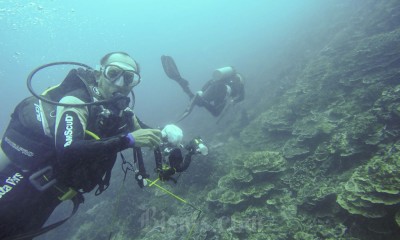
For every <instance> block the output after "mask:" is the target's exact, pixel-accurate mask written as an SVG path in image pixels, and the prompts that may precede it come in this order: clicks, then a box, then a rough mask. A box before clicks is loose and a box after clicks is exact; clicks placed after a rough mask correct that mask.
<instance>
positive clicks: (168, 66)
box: [161, 55, 194, 99]
mask: <svg viewBox="0 0 400 240" xmlns="http://www.w3.org/2000/svg"><path fill="white" fill-rule="evenodd" d="M161 63H162V66H163V69H164V72H165V74H167V76H168V77H169V78H170V79H172V80H175V81H176V82H178V84H179V85H180V86H181V88H182V89H183V91H184V92H185V93H186V94H187V95H188V96H189V98H190V99H192V98H193V97H194V94H193V92H192V91H191V90H190V88H189V82H188V81H187V80H186V79H184V78H183V77H182V76H181V74H180V73H179V70H178V67H177V66H176V64H175V61H174V59H173V58H172V57H171V56H166V55H162V56H161Z"/></svg>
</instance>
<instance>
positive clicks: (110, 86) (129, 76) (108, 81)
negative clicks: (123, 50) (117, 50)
mask: <svg viewBox="0 0 400 240" xmlns="http://www.w3.org/2000/svg"><path fill="white" fill-rule="evenodd" d="M136 69H137V65H136V63H135V61H133V60H132V59H131V58H130V57H128V56H125V55H121V54H114V55H111V56H110V57H109V59H108V60H107V62H106V63H104V65H103V66H102V68H101V73H100V74H99V76H98V84H99V86H98V87H99V91H100V94H101V95H102V97H103V98H105V99H109V98H111V97H112V96H113V95H114V94H116V93H120V94H122V95H124V96H128V94H129V93H130V91H131V90H132V88H133V87H134V86H136V85H137V84H139V82H140V75H139V73H138V72H137V71H136Z"/></svg>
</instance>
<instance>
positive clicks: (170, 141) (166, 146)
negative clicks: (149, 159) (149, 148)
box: [156, 124, 208, 183]
mask: <svg viewBox="0 0 400 240" xmlns="http://www.w3.org/2000/svg"><path fill="white" fill-rule="evenodd" d="M161 133H162V137H163V138H162V143H161V146H160V149H161V157H160V158H159V159H158V161H157V159H156V172H157V173H158V177H159V179H160V180H162V181H169V180H171V181H173V182H174V183H177V179H176V178H174V177H173V175H174V174H175V173H182V172H183V171H185V170H186V169H188V167H189V165H190V163H191V161H192V156H193V155H195V154H202V155H204V156H205V155H207V154H208V147H207V146H206V145H205V144H204V142H203V140H202V139H201V138H200V137H196V138H193V139H192V140H191V141H190V142H189V143H188V144H186V145H185V146H183V145H182V143H181V142H182V137H183V135H182V130H181V129H180V128H179V127H177V126H175V125H172V124H171V125H166V126H165V127H164V129H163V130H162V131H161ZM183 151H186V154H185V157H183V153H182V152H183ZM179 176H180V175H179ZM179 176H178V177H179Z"/></svg>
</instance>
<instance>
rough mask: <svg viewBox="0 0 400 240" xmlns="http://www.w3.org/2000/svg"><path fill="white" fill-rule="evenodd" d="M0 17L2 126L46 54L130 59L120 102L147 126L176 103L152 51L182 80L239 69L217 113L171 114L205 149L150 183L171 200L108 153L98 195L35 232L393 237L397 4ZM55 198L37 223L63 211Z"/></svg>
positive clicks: (137, 5)
mask: <svg viewBox="0 0 400 240" xmlns="http://www.w3.org/2000/svg"><path fill="white" fill-rule="evenodd" d="M0 27H1V31H0V56H1V58H0V79H1V80H0V81H1V88H0V93H1V94H0V100H1V103H2V107H1V111H0V123H1V124H0V131H1V132H2V133H3V132H4V130H5V128H6V126H7V123H8V121H9V116H10V114H11V113H12V111H13V109H14V107H15V106H16V104H17V103H18V102H19V101H21V100H22V99H23V98H25V97H27V96H29V92H28V90H27V88H26V77H27V76H28V74H29V73H30V72H31V71H32V70H33V69H34V68H36V67H38V66H40V65H42V64H46V63H49V62H55V61H75V62H82V63H85V64H88V65H90V66H93V67H95V66H96V64H99V60H100V58H101V57H102V56H103V55H105V54H106V53H108V52H111V51H125V52H127V53H129V54H131V55H132V56H133V57H134V58H135V59H136V60H137V61H138V62H139V63H140V65H141V69H142V72H141V75H142V78H143V80H142V82H141V84H140V85H138V86H137V87H136V88H135V95H136V106H135V113H136V114H137V115H138V116H139V117H140V118H141V119H142V120H143V121H144V122H145V123H147V124H149V125H150V126H153V127H162V126H164V125H165V124H168V123H173V122H174V121H175V120H176V119H177V118H178V117H179V115H180V114H181V113H182V112H183V110H184V109H185V107H186V105H187V104H188V100H189V99H188V98H187V96H186V95H185V94H184V93H183V91H182V90H181V89H180V87H179V86H178V85H177V84H176V82H174V81H172V80H170V79H168V78H167V77H166V75H165V74H164V72H163V70H162V67H161V62H160V56H161V55H163V54H165V55H171V56H172V57H173V58H174V59H175V61H176V63H177V66H178V68H179V70H180V72H181V74H182V76H183V77H184V78H186V79H187V80H189V82H190V88H191V89H192V90H193V91H197V90H198V89H200V88H201V87H202V85H203V84H204V83H205V82H206V81H207V80H209V79H210V78H211V76H212V72H213V70H214V69H216V68H219V67H223V66H226V65H232V66H235V68H236V69H237V70H238V72H240V73H242V74H243V75H244V76H245V79H246V82H245V84H246V85H245V88H246V97H245V101H244V102H242V103H240V104H239V105H237V106H235V108H233V109H231V110H230V111H229V112H227V113H226V115H225V116H224V117H223V118H222V119H221V121H220V122H219V123H218V124H217V123H216V119H215V118H213V117H212V116H210V114H209V113H208V112H207V111H205V110H204V109H202V108H195V109H194V110H193V113H192V114H191V115H190V116H189V117H188V118H186V119H185V120H184V121H182V122H181V123H179V124H178V126H179V127H181V128H182V129H183V131H184V137H185V140H189V139H191V138H193V137H195V136H199V135H200V136H201V137H202V138H203V139H204V141H205V143H206V144H207V145H208V146H209V148H210V152H209V155H207V156H195V157H194V160H193V161H192V164H191V166H190V167H189V169H188V170H187V171H186V172H185V173H183V174H182V175H181V176H180V177H179V180H178V182H177V184H174V183H170V182H167V183H159V184H160V186H162V187H164V188H165V189H167V190H169V191H171V192H173V193H174V194H176V195H177V196H179V197H180V198H182V199H184V200H185V202H183V201H180V200H179V199H177V198H174V197H172V196H171V195H169V194H166V193H165V191H162V190H160V189H158V188H157V187H155V186H151V187H146V188H143V189H141V188H140V187H139V186H138V185H137V183H136V181H135V180H134V177H133V174H132V173H130V174H129V173H128V175H127V177H126V180H125V181H123V179H124V173H123V172H122V170H121V167H120V161H117V163H116V165H115V167H114V170H113V177H112V182H111V186H110V188H109V189H108V190H107V191H106V192H104V193H103V194H102V195H100V196H94V193H90V194H86V196H85V197H86V201H85V203H84V204H83V205H81V207H80V209H79V211H78V213H77V214H76V215H75V216H73V217H72V218H71V219H70V220H68V222H66V223H65V224H63V225H62V226H60V227H59V228H57V229H55V230H53V231H51V232H49V233H47V234H45V235H43V236H40V237H38V238H36V239H42V240H45V239H74V240H78V239H82V240H83V239H114V240H116V239H119V240H120V239H138V240H139V239H148V240H150V239H204V240H206V239H207V240H211V239H273V240H274V239H295V240H301V239H354V240H355V239H360V240H361V239H367V240H368V239H399V238H400V237H399V236H400V227H399V226H400V141H399V134H400V125H399V121H400V2H399V1H397V0H386V1H377V0H347V1H342V0H325V1H320V0H304V1H288V0H287V1H285V0H284V1H278V0H275V1H273V0H263V1H262V0H254V1H242V0H237V1H227V0H214V1H212V0H203V1H184V0H171V1H163V0H146V1H145V0H143V1H138V0H132V1H127V0H126V1H122V0H114V1H76V0H71V1H57V0H53V1H51V0H46V1H45V0H43V1H11V0H8V1H4V0H0ZM66 68H67V67H65V68H64V67H60V68H55V69H50V70H46V71H49V72H48V74H47V73H46V72H44V73H42V75H39V77H37V78H35V79H34V82H35V85H34V86H35V89H37V91H38V92H39V91H40V90H42V89H45V88H46V87H49V86H51V85H54V84H56V83H58V82H60V81H62V79H63V77H64V76H65V74H66V72H67V69H66ZM50 73H51V74H50ZM144 154H145V163H146V167H147V171H148V172H149V173H150V174H151V175H152V176H151V177H152V179H154V178H155V177H156V176H155V174H154V173H153V171H152V170H153V167H154V159H153V156H152V153H151V152H147V151H145V152H144ZM124 155H125V158H126V159H129V160H130V159H131V153H130V151H125V152H124ZM63 205H64V206H61V207H60V208H59V209H57V211H56V213H55V214H54V216H52V218H51V219H50V221H56V220H57V219H60V218H63V217H65V216H68V214H69V213H70V211H71V206H70V205H69V203H65V204H63ZM196 209H201V210H202V212H201V214H200V217H198V216H199V211H198V210H196Z"/></svg>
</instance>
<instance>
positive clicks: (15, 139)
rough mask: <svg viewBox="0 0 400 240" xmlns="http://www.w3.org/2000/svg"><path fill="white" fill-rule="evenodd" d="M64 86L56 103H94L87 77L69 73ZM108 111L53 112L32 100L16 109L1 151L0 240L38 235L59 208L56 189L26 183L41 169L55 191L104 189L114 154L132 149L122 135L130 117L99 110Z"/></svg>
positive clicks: (127, 129)
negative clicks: (50, 174)
mask: <svg viewBox="0 0 400 240" xmlns="http://www.w3.org/2000/svg"><path fill="white" fill-rule="evenodd" d="M66 81H67V83H66V84H64V82H66ZM68 81H70V82H71V83H73V84H72V85H71V84H68ZM64 82H63V84H64V85H63V84H61V86H60V87H63V88H64V92H63V91H61V90H62V89H61V90H60V89H56V90H55V92H57V91H59V92H60V91H61V92H63V94H62V96H59V97H58V99H56V100H57V101H61V102H67V103H68V102H69V103H77V102H89V101H90V102H91V101H93V99H94V98H97V97H98V96H96V94H97V93H98V91H97V88H96V83H95V80H94V75H93V72H91V71H88V70H83V69H79V70H72V71H71V72H70V73H69V75H68V76H67V78H66V79H65V80H64ZM77 84H78V85H77ZM60 87H59V88H60ZM92 91H93V92H92ZM51 94H52V93H51V92H50V93H49V96H51ZM113 108H114V106H113V105H112V104H110V105H109V106H93V105H92V106H89V107H80V108H77V107H57V109H56V108H55V107H54V106H49V105H45V104H44V103H40V102H39V101H38V100H37V99H34V98H28V99H26V100H24V101H23V102H22V103H21V104H19V105H18V106H17V107H16V109H15V111H14V113H13V114H12V119H11V121H10V124H9V127H8V128H7V131H6V133H5V134H4V136H3V139H2V145H1V146H2V149H3V151H4V153H5V154H6V155H7V157H8V158H9V159H10V160H11V163H10V164H8V165H7V167H6V168H4V169H3V170H1V171H0V188H1V189H0V194H1V195H0V239H3V238H5V237H7V236H14V235H18V234H24V233H26V232H30V231H35V230H38V229H40V228H41V226H42V225H43V224H44V223H45V221H46V220H47V218H48V217H49V216H50V215H51V213H52V212H53V210H54V209H55V208H56V206H57V205H58V204H59V203H60V202H61V201H60V200H59V199H58V197H59V196H60V195H62V194H61V193H60V191H59V190H57V189H56V187H50V188H48V189H47V190H44V191H39V190H38V189H37V188H35V187H34V186H33V185H32V184H31V182H30V181H29V177H30V176H31V175H32V174H33V173H35V172H37V171H38V170H39V169H42V168H43V167H44V166H51V167H52V168H53V169H54V172H53V174H54V175H53V177H54V178H55V179H57V185H59V186H63V187H67V188H69V187H71V188H73V189H74V190H76V191H79V192H82V193H84V192H90V191H92V190H93V189H94V188H95V187H96V186H97V190H96V193H98V194H99V193H101V192H102V191H104V190H105V189H106V188H107V187H108V184H109V180H110V173H111V169H112V167H113V165H114V163H115V160H116V156H117V153H118V152H119V151H121V150H124V149H126V148H128V147H132V146H129V139H128V138H127V137H126V135H127V134H128V133H129V132H131V131H133V130H134V129H133V121H132V116H133V113H132V112H125V111H124V112H123V114H122V115H121V117H119V116H116V115H113V114H111V115H110V116H108V117H104V116H103V115H102V114H101V113H102V111H103V110H104V109H111V113H112V112H113ZM51 110H53V111H51ZM85 130H89V131H90V132H92V133H94V134H96V135H97V136H99V137H100V139H99V140H94V139H93V138H92V137H89V136H88V134H85Z"/></svg>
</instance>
